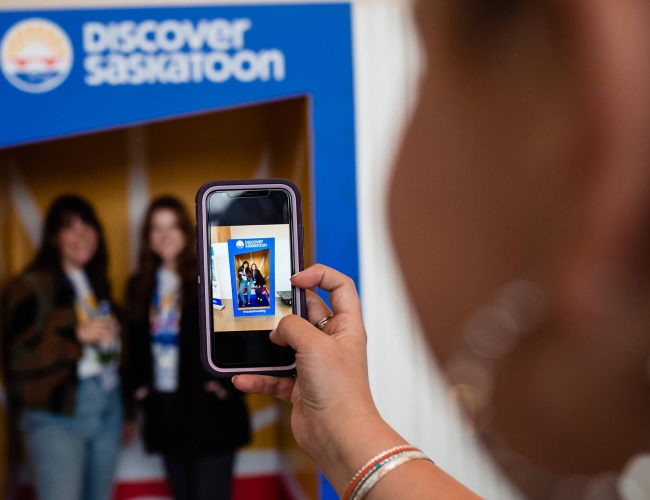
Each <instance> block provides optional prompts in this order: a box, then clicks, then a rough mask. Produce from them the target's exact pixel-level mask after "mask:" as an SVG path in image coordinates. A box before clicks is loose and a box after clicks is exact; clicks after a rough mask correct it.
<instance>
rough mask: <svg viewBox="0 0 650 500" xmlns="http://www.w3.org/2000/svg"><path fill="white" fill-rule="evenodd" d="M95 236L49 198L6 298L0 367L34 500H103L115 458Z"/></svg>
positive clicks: (110, 369)
mask: <svg viewBox="0 0 650 500" xmlns="http://www.w3.org/2000/svg"><path fill="white" fill-rule="evenodd" d="M106 267H107V256H106V246H105V243H104V233H103V231H102V227H101V224H100V223H99V220H98V219H97V216H96V215H95V212H94V210H93V208H92V207H91V206H90V204H89V203H88V202H87V201H85V200H84V199H82V198H80V197H79V196H74V195H66V196H61V197H59V198H57V199H56V200H55V201H54V202H53V203H52V205H51V206H50V209H49V211H48V213H47V217H46V220H45V228H44V234H43V240H42V243H41V247H40V249H39V251H38V253H37V255H36V258H35V259H34V261H33V262H32V263H31V264H30V265H29V267H28V268H27V269H26V270H25V272H24V273H23V274H22V275H21V276H20V277H19V278H17V279H16V280H15V281H14V282H13V283H12V284H11V286H10V287H9V288H8V290H7V297H6V307H7V310H6V317H5V323H4V328H3V330H4V332H3V347H4V350H3V351H4V363H5V372H6V380H7V385H8V392H9V397H10V402H11V408H12V410H14V411H16V412H17V414H16V416H17V418H18V421H19V423H20V427H21V429H22V436H23V438H24V440H25V443H26V448H27V453H28V456H29V459H30V461H31V463H32V465H33V467H34V471H35V475H36V477H35V479H36V489H37V492H38V498H39V499H40V500H81V499H85V500H108V499H109V498H110V497H111V491H112V483H113V475H114V471H115V464H116V460H117V455H118V451H119V444H120V432H121V427H122V400H121V395H120V390H119V385H120V376H119V373H118V367H119V357H120V350H121V347H120V346H121V343H120V339H119V336H118V334H119V331H120V330H119V327H118V323H117V321H116V319H115V317H114V315H113V313H112V311H113V302H112V300H111V293H110V286H109V282H108V278H107V275H106Z"/></svg>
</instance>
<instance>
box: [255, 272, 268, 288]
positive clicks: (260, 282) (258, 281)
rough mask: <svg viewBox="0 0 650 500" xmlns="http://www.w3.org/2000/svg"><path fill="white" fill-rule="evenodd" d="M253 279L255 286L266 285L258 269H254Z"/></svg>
mask: <svg viewBox="0 0 650 500" xmlns="http://www.w3.org/2000/svg"><path fill="white" fill-rule="evenodd" d="M253 280H255V286H264V285H266V280H265V279H264V275H263V274H262V273H261V272H260V270H259V269H255V274H254V275H253Z"/></svg>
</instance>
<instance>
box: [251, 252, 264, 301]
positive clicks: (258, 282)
mask: <svg viewBox="0 0 650 500" xmlns="http://www.w3.org/2000/svg"><path fill="white" fill-rule="evenodd" d="M251 279H252V287H253V289H254V290H255V297H256V300H257V303H258V304H260V303H261V302H262V300H263V299H262V293H263V291H264V286H265V285H266V280H265V279H264V275H262V273H261V271H260V270H259V269H258V268H257V265H256V264H255V263H254V262H253V263H252V264H251Z"/></svg>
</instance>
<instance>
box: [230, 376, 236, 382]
mask: <svg viewBox="0 0 650 500" xmlns="http://www.w3.org/2000/svg"><path fill="white" fill-rule="evenodd" d="M236 378H237V375H235V376H234V377H233V378H231V379H230V381H231V382H232V383H233V384H234V383H235V379H236Z"/></svg>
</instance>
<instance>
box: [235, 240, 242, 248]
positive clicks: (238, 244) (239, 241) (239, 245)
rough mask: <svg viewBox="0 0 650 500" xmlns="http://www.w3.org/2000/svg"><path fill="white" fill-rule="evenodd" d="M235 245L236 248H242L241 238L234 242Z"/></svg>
mask: <svg viewBox="0 0 650 500" xmlns="http://www.w3.org/2000/svg"><path fill="white" fill-rule="evenodd" d="M235 246H236V247H237V248H240V249H241V248H244V242H243V241H242V240H238V241H237V243H235Z"/></svg>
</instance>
